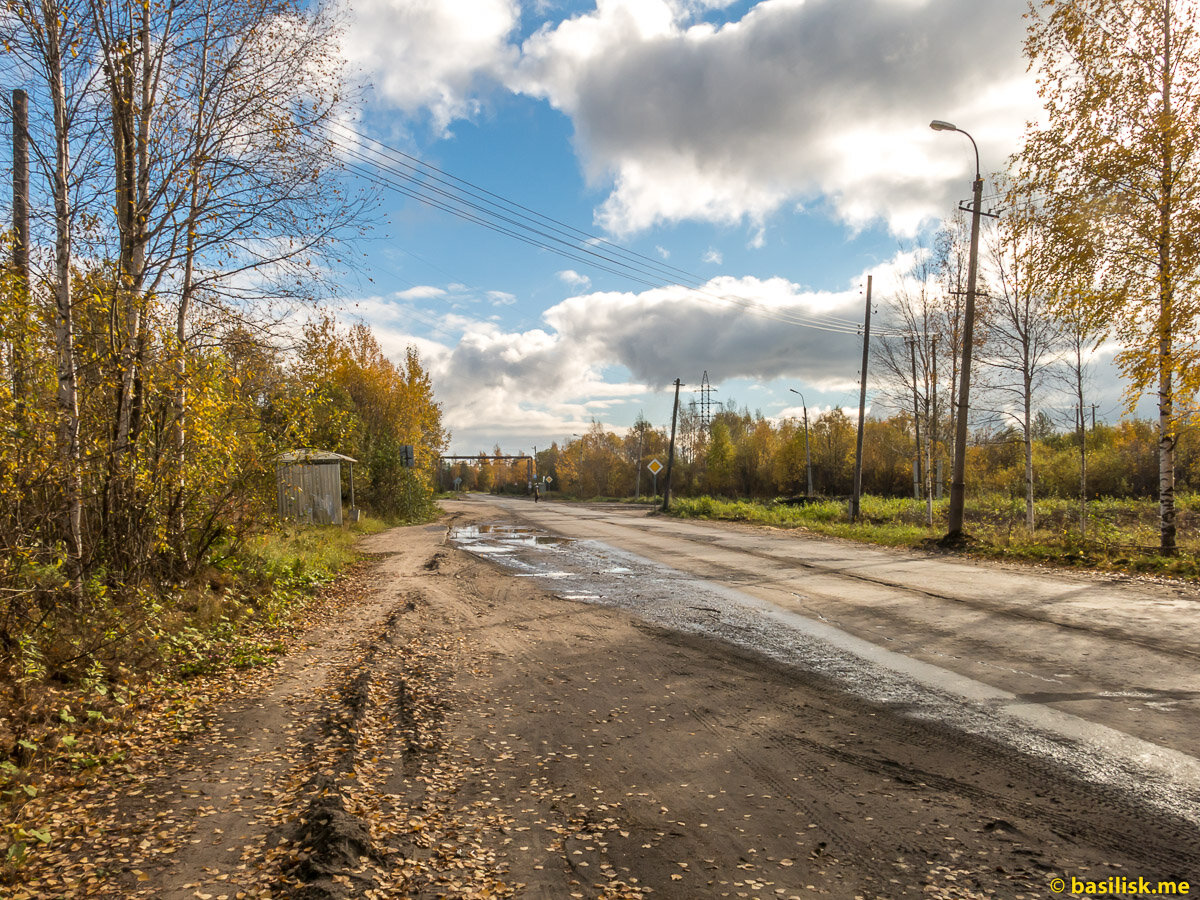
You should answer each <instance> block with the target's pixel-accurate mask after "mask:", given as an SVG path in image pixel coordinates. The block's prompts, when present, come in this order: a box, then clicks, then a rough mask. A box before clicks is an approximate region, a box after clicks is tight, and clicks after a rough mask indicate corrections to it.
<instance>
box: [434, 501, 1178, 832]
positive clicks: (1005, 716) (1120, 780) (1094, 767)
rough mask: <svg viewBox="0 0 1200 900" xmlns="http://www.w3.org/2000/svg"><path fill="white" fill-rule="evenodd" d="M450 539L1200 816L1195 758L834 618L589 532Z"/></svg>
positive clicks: (571, 588) (476, 532)
mask: <svg viewBox="0 0 1200 900" xmlns="http://www.w3.org/2000/svg"><path fill="white" fill-rule="evenodd" d="M448 537H449V540H450V542H451V543H453V544H454V545H456V546H458V547H460V548H462V549H463V550H466V551H468V552H470V553H474V554H478V555H479V556H481V557H485V558H488V559H491V560H492V561H494V562H495V563H497V564H499V565H501V566H503V567H505V568H507V569H509V570H510V571H511V572H512V573H513V574H514V575H516V576H518V577H522V578H530V579H533V580H534V581H535V582H537V583H539V584H540V585H541V586H542V587H544V588H545V589H546V590H549V591H552V592H554V593H556V594H558V595H559V596H560V597H563V598H564V599H567V600H574V601H578V602H583V603H592V604H599V605H603V606H610V607H615V608H619V609H623V610H626V611H628V612H630V613H632V614H633V615H635V616H637V617H638V618H640V619H643V620H644V621H647V622H649V623H652V624H654V625H657V626H660V627H663V628H667V629H670V630H673V631H679V632H684V633H690V634H700V635H704V636H706V637H710V638H714V639H717V640H720V641H725V642H728V643H731V644H734V645H737V646H739V647H743V648H745V649H748V650H751V651H753V652H756V653H760V654H763V655H765V656H768V657H770V658H772V659H774V660H776V661H778V662H782V663H784V664H787V665H790V666H795V667H797V668H800V669H803V670H805V671H807V672H811V673H814V674H816V675H819V676H821V677H824V678H827V679H829V680H830V681H831V682H833V683H834V684H836V685H837V686H838V687H839V688H840V689H842V690H845V691H848V692H850V693H852V694H855V695H857V696H860V697H863V698H865V699H867V700H869V701H872V702H874V703H877V704H879V705H881V706H883V707H887V708H889V709H890V710H892V711H893V712H895V713H897V714H900V715H904V716H910V717H913V718H918V719H930V720H936V721H939V722H942V723H944V724H947V725H950V726H952V727H955V728H958V729H960V730H962V731H965V732H968V733H971V734H975V735H978V736H981V737H986V738H988V739H991V740H996V741H999V742H1001V743H1003V744H1006V745H1008V746H1010V747H1013V748H1014V749H1017V750H1019V751H1020V752H1024V753H1029V754H1031V755H1033V756H1037V757H1040V758H1043V759H1049V760H1053V761H1055V762H1057V763H1059V764H1061V765H1063V766H1064V767H1066V768H1068V769H1069V770H1071V771H1073V772H1075V773H1076V774H1077V775H1079V776H1082V777H1084V778H1086V779H1087V780H1089V781H1093V782H1096V783H1100V784H1107V785H1109V786H1110V787H1116V788H1120V789H1122V790H1130V786H1131V785H1132V786H1133V788H1132V790H1131V792H1132V793H1134V794H1136V795H1137V796H1138V799H1139V800H1141V801H1142V802H1145V803H1149V804H1150V805H1153V806H1156V807H1158V808H1160V809H1165V810H1168V811H1170V812H1172V813H1173V814H1175V815H1182V816H1183V817H1184V818H1186V819H1189V820H1192V821H1194V822H1196V823H1198V824H1200V760H1197V759H1195V758H1194V757H1191V756H1187V755H1185V754H1182V753H1178V752H1176V751H1172V750H1167V749H1164V748H1162V747H1158V746H1157V745H1154V744H1150V743H1148V742H1146V741H1142V740H1140V739H1138V738H1134V737H1130V736H1128V735H1125V734H1122V733H1120V732H1116V731H1114V730H1113V729H1109V728H1106V727H1105V726H1102V725H1098V724H1096V723H1094V722H1090V721H1087V720H1084V719H1082V718H1079V717H1076V716H1074V715H1071V714H1069V713H1065V712H1061V711H1060V710H1058V709H1055V708H1053V707H1051V706H1049V705H1043V704H1039V703H1030V702H1028V698H1025V699H1022V698H1019V697H1017V696H1015V695H1014V694H1011V693H1009V692H1007V691H1005V690H1002V689H1000V688H997V687H993V686H991V685H987V684H984V683H982V682H979V681H975V680H972V679H970V678H967V677H966V676H963V675H959V674H957V673H954V672H951V671H949V670H946V669H942V668H939V667H937V666H935V665H932V664H930V663H926V662H922V661H919V660H916V659H913V658H911V657H908V656H904V655H903V654H899V653H895V652H893V651H890V650H887V649H886V648H884V647H882V646H880V645H878V644H875V643H871V642H870V641H866V640H863V639H862V638H858V637H855V636H853V635H850V634H848V633H846V632H844V631H841V630H840V629H838V628H836V627H834V626H833V625H831V624H829V623H827V622H822V621H818V620H816V619H812V618H808V617H806V616H803V615H801V614H800V613H798V612H795V611H793V610H790V609H787V608H785V606H783V605H779V604H777V603H772V602H769V601H767V600H764V599H760V598H759V597H756V596H753V595H752V594H750V593H746V592H744V591H741V590H737V589H736V587H733V586H728V585H724V584H720V583H717V582H713V581H707V580H704V579H701V578H698V577H696V576H693V575H689V574H688V573H686V572H683V571H680V570H677V569H673V568H670V567H668V566H665V565H662V564H660V563H656V562H653V561H651V560H648V559H644V558H642V557H639V556H635V555H634V554H631V553H626V552H624V551H621V550H617V549H615V548H613V547H610V546H608V545H607V544H604V543H601V542H599V541H592V540H578V539H572V538H563V537H559V536H556V535H551V534H547V533H545V532H542V531H540V530H538V529H536V528H533V527H530V526H525V525H513V524H507V523H495V524H483V525H470V526H464V527H461V528H453V529H451V530H450V533H449V536H448Z"/></svg>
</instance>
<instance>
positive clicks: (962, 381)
mask: <svg viewBox="0 0 1200 900" xmlns="http://www.w3.org/2000/svg"><path fill="white" fill-rule="evenodd" d="M929 127H930V128H932V129H933V130H934V131H957V132H958V133H959V134H964V135H966V136H967V140H969V141H970V142H971V146H972V147H974V148H975V183H974V184H973V185H972V186H971V187H972V190H971V195H972V196H971V255H970V258H969V260H968V262H967V302H966V308H965V309H964V310H963V346H962V369H961V372H960V377H959V382H958V384H959V387H958V416H957V418H956V420H955V422H954V464H953V466H952V468H951V470H950V522H949V528H948V529H947V532H946V538H947V539H948V540H950V541H956V540H959V539H961V538H962V534H963V507H964V505H965V503H966V497H967V485H966V471H967V410H968V408H969V405H968V402H967V400H968V394H969V393H970V391H971V351H972V344H973V343H974V341H975V281H976V276H977V275H978V273H979V216H980V214H981V213H982V211H983V176H982V175H981V174H979V145H978V144H976V143H975V138H973V137H971V135H969V134H967V132H965V131H963V130H962V129H961V128H959V127H957V126H956V125H951V124H950V123H949V122H943V121H941V120H940V119H934V120H933V121H932V122H930V123H929Z"/></svg>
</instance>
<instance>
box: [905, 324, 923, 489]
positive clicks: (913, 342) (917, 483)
mask: <svg viewBox="0 0 1200 900" xmlns="http://www.w3.org/2000/svg"><path fill="white" fill-rule="evenodd" d="M906 340H909V345H908V349H909V355H910V357H911V359H912V380H913V431H914V434H915V436H916V442H917V448H916V449H917V452H916V455H915V456H914V459H915V462H914V463H913V499H914V500H920V499H921V406H920V397H919V394H918V392H917V336H916V335H915V334H914V335H913V336H912V338H911V339H906Z"/></svg>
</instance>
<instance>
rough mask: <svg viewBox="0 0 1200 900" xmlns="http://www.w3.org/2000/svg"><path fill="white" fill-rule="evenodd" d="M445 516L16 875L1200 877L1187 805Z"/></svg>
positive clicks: (993, 892) (493, 887) (382, 562)
mask: <svg viewBox="0 0 1200 900" xmlns="http://www.w3.org/2000/svg"><path fill="white" fill-rule="evenodd" d="M494 513H495V510H494V509H484V510H482V511H481V512H480V513H479V515H487V516H488V521H493V520H494V519H493V517H494ZM470 515H472V514H471V513H466V512H462V513H458V514H457V517H456V518H455V520H454V521H455V522H456V523H458V524H461V523H462V522H464V521H467V520H469V518H470ZM447 521H448V520H447ZM446 524H447V523H446V522H443V523H442V524H439V525H435V526H423V527H415V528H401V529H393V530H391V531H389V532H386V533H384V534H380V535H376V536H373V537H371V538H369V539H366V540H365V541H364V543H363V547H364V549H365V550H366V551H367V552H369V553H371V554H373V555H375V557H376V562H375V563H374V565H373V567H372V569H371V572H370V575H369V576H368V581H367V583H366V585H365V590H364V591H363V594H362V596H361V597H360V598H359V599H357V600H356V601H355V602H353V603H350V604H347V605H345V606H343V607H341V608H340V609H339V610H337V611H336V612H335V613H333V614H331V616H330V617H329V619H328V620H327V622H326V623H325V624H323V625H322V626H320V627H318V628H317V629H316V630H314V631H313V632H312V633H311V634H310V635H309V636H308V639H307V642H306V644H307V646H306V647H305V648H300V649H297V650H296V651H295V652H293V653H291V654H289V655H288V656H286V657H285V658H284V659H283V660H282V661H281V663H280V664H279V665H278V666H277V667H276V668H275V669H274V670H272V671H271V672H269V673H267V674H266V675H264V676H262V677H260V678H257V679H255V680H254V681H253V682H252V683H247V684H246V685H245V686H244V689H243V690H241V691H240V692H239V693H238V694H237V695H236V696H235V697H233V698H231V699H229V700H227V701H226V702H225V703H224V704H223V705H221V706H219V707H216V708H214V709H212V710H211V711H210V715H209V716H207V718H206V719H205V725H204V727H203V728H200V729H198V730H196V731H195V732H194V733H192V734H191V735H190V736H189V737H187V739H185V740H182V741H181V742H180V743H179V744H177V745H174V746H164V747H163V748H162V750H161V754H160V755H159V756H158V757H157V758H155V759H152V760H150V759H148V760H144V761H142V764H141V767H140V768H135V769H134V770H132V771H131V772H130V773H128V774H127V775H125V776H124V778H123V780H122V779H119V778H116V777H115V776H114V777H112V778H109V776H101V777H100V778H99V779H98V780H96V781H94V782H92V783H91V784H89V786H88V787H87V788H86V789H84V790H81V792H80V794H79V796H77V797H75V798H67V799H68V800H71V801H73V803H68V802H66V801H64V803H63V804H62V806H61V809H59V808H58V807H54V806H52V807H50V808H48V810H47V816H49V817H50V819H51V820H52V821H51V824H52V827H53V829H54V833H55V844H54V849H53V850H52V851H50V852H47V853H44V854H41V855H39V856H38V857H37V858H36V859H35V860H34V862H33V863H32V864H31V868H30V878H29V880H28V882H27V883H26V885H25V887H24V888H22V889H20V890H21V891H22V893H18V894H16V895H15V896H28V897H35V896H55V897H60V896H72V897H85V896H86V897H138V896H147V897H171V898H175V897H180V898H183V897H200V898H201V900H220V898H236V897H266V896H270V897H284V896H297V897H368V898H370V897H413V898H433V897H463V898H468V897H504V896H520V897H531V898H556V900H557V898H563V897H630V898H634V897H651V896H653V897H671V898H697V897H723V896H728V897H761V898H767V897H807V896H810V895H812V894H814V893H817V894H824V895H827V896H833V897H845V898H855V897H864V898H875V897H889V898H890V897H918V896H920V897H946V898H950V897H953V898H973V897H1046V896H1050V888H1049V884H1050V882H1051V879H1052V878H1054V877H1055V876H1064V877H1067V878H1068V879H1069V878H1070V877H1072V876H1074V877H1077V878H1080V879H1087V880H1092V881H1101V880H1103V879H1106V878H1109V877H1127V878H1128V877H1133V878H1136V877H1139V876H1144V877H1146V878H1147V879H1153V880H1159V879H1163V880H1166V879H1189V877H1190V876H1198V878H1197V880H1200V835H1198V834H1197V833H1196V829H1195V828H1194V827H1193V826H1191V825H1190V824H1188V823H1185V822H1181V821H1176V820H1173V819H1170V818H1169V817H1166V816H1163V815H1159V814H1155V813H1151V812H1149V811H1147V810H1144V809H1142V808H1140V807H1138V806H1136V805H1134V804H1132V803H1131V802H1130V801H1129V800H1128V798H1127V797H1126V796H1125V795H1123V794H1121V793H1118V792H1114V791H1111V790H1108V789H1104V788H1100V787H1096V786H1093V785H1088V784H1084V783H1080V782H1077V781H1075V780H1073V779H1072V777H1071V775H1070V773H1068V772H1063V771H1060V770H1056V769H1054V768H1052V767H1050V766H1049V764H1046V763H1040V762H1038V761H1035V760H1032V759H1030V758H1027V757H1024V756H1020V755H1017V754H1014V753H1012V752H1011V751H1007V750H1004V749H1003V748H1000V747H998V746H996V745H993V744H991V743H988V742H986V741H983V740H980V739H975V738H971V737H969V736H966V735H964V734H961V733H958V732H955V731H953V730H951V729H947V728H943V727H940V726H938V725H937V724H936V723H931V722H928V721H922V720H919V719H916V718H913V717H911V716H908V715H906V714H905V710H903V709H897V708H895V707H884V706H877V705H872V704H871V703H868V702H865V701H863V700H861V699H856V698H853V697H850V696H848V695H846V694H845V693H843V692H841V691H839V690H837V689H836V688H834V687H833V686H831V685H830V684H828V683H826V682H824V681H823V680H822V679H820V678H818V677H815V676H812V675H808V674H805V673H804V672H802V671H798V670H796V669H794V668H790V667H786V666H783V665H780V664H778V663H773V662H770V661H769V660H765V659H763V658H760V657H758V656H755V655H753V654H751V653H749V652H746V651H741V650H738V649H736V648H732V647H730V646H728V645H725V644H722V643H719V642H715V641H711V640H707V639H705V638H702V637H699V636H696V635H681V634H677V633H674V632H671V631H667V630H663V629H660V628H656V627H653V626H649V625H646V624H644V623H642V622H640V621H639V620H637V619H635V618H633V617H632V616H630V615H629V614H627V613H625V612H623V611H620V610H614V609H608V608H604V607H601V606H597V605H594V604H592V605H589V604H583V603H579V602H576V601H572V600H568V599H563V598H562V597H560V596H557V595H555V594H553V593H550V592H547V591H545V590H542V589H541V588H539V587H538V586H536V585H535V584H534V583H533V582H532V580H530V579H523V578H519V577H514V576H513V575H511V574H509V573H506V572H504V571H502V570H500V569H499V568H497V567H495V566H493V565H492V564H491V563H489V562H487V561H485V560H481V559H478V558H475V557H473V556H470V555H468V554H466V553H464V552H461V551H459V550H456V549H454V548H452V547H450V546H449V545H448V544H446V543H445V528H446ZM106 778H109V780H107V781H106V780H105V779H106ZM72 808H73V809H74V815H73V816H72V815H71V812H70V810H71V809H72Z"/></svg>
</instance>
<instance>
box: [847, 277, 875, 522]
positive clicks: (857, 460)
mask: <svg viewBox="0 0 1200 900" xmlns="http://www.w3.org/2000/svg"><path fill="white" fill-rule="evenodd" d="M870 349H871V276H870V275H868V276H867V311H866V314H865V315H864V316H863V358H862V385H861V387H859V390H858V440H857V441H856V444H855V448H854V494H853V495H852V496H851V497H850V521H851V522H857V521H858V514H859V500H860V499H861V498H862V455H863V424H864V420H865V419H866V415H867V356H868V353H869V351H870Z"/></svg>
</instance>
